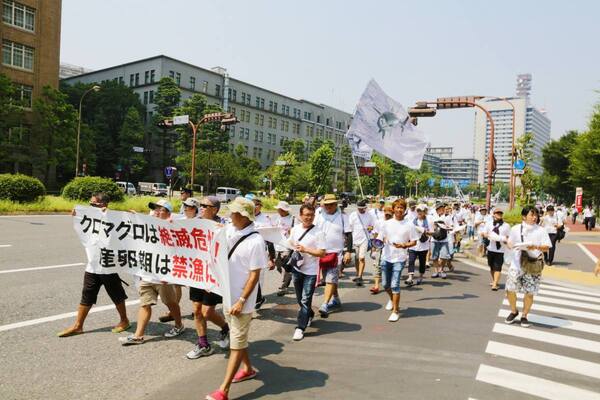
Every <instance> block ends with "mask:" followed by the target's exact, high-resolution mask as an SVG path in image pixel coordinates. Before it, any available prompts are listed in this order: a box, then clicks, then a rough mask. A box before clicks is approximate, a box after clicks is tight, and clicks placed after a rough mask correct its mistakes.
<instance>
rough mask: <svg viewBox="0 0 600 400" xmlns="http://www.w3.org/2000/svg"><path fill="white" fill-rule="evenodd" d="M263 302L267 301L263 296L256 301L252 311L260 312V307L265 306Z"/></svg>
mask: <svg viewBox="0 0 600 400" xmlns="http://www.w3.org/2000/svg"><path fill="white" fill-rule="evenodd" d="M265 301H267V298H266V297H265V296H263V297H262V298H261V299H260V300H257V301H256V304H255V305H254V309H255V310H260V308H261V307H262V305H263V304H265Z"/></svg>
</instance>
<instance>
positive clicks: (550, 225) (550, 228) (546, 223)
mask: <svg viewBox="0 0 600 400" xmlns="http://www.w3.org/2000/svg"><path fill="white" fill-rule="evenodd" d="M560 223H561V222H560V219H559V218H558V216H557V215H556V214H554V215H549V214H546V215H544V216H543V217H542V227H543V228H544V229H545V230H546V232H548V233H556V226H555V225H560Z"/></svg>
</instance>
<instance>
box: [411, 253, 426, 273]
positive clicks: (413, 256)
mask: <svg viewBox="0 0 600 400" xmlns="http://www.w3.org/2000/svg"><path fill="white" fill-rule="evenodd" d="M417 258H418V259H419V273H420V274H421V275H423V274H424V273H425V267H426V266H427V265H426V261H427V250H424V251H415V250H409V251H408V273H409V274H413V273H414V272H415V261H416V260H417Z"/></svg>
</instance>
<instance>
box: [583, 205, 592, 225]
mask: <svg viewBox="0 0 600 400" xmlns="http://www.w3.org/2000/svg"><path fill="white" fill-rule="evenodd" d="M593 217H594V210H592V206H591V205H588V206H587V207H586V208H585V209H584V210H583V224H584V225H585V230H586V231H591V230H592V218H593Z"/></svg>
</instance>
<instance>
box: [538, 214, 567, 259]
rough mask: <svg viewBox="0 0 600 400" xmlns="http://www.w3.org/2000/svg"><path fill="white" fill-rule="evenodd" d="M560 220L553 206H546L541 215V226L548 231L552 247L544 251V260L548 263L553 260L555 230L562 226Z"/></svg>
mask: <svg viewBox="0 0 600 400" xmlns="http://www.w3.org/2000/svg"><path fill="white" fill-rule="evenodd" d="M562 224H563V223H562V221H561V220H560V218H558V215H556V213H555V212H554V206H548V207H546V215H544V216H543V217H542V227H543V228H544V229H545V230H546V232H547V233H548V236H549V237H550V242H552V247H550V249H548V251H547V252H544V261H545V262H546V264H548V265H552V263H553V262H554V252H555V251H556V238H557V230H558V229H559V228H560V227H561V226H562Z"/></svg>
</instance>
